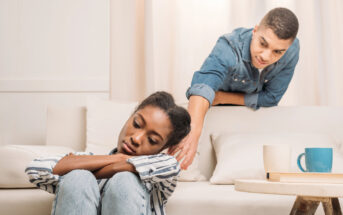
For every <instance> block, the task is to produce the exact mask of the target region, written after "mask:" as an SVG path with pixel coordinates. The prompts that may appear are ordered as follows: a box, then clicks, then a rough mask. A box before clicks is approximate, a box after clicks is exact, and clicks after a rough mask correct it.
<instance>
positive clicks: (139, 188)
mask: <svg viewBox="0 0 343 215" xmlns="http://www.w3.org/2000/svg"><path fill="white" fill-rule="evenodd" d="M107 187H108V188H109V189H106V190H108V191H110V192H111V195H115V196H117V197H119V198H123V197H124V198H130V196H131V195H133V196H137V194H140V195H141V196H142V197H143V196H144V197H146V196H147V194H148V192H147V191H146V189H145V188H144V185H143V184H142V182H141V180H140V179H139V177H138V176H137V175H135V174H133V173H131V172H119V173H117V174H115V175H114V176H112V178H111V179H110V180H109V181H108V184H107Z"/></svg>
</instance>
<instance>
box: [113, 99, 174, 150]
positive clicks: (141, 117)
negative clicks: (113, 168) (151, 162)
mask: <svg viewBox="0 0 343 215" xmlns="http://www.w3.org/2000/svg"><path fill="white" fill-rule="evenodd" d="M171 132H172V124H171V122H170V120H169V118H168V116H167V114H166V113H165V112H164V111H163V110H161V109H160V108H158V107H154V106H146V107H144V108H143V109H140V110H138V111H137V112H136V113H134V114H133V115H132V116H131V117H130V118H129V119H128V120H127V122H126V123H125V125H124V127H123V128H122V130H121V132H120V134H119V138H118V152H119V153H124V154H127V155H133V156H137V155H151V154H157V153H159V152H160V151H161V150H162V149H163V147H164V146H165V144H166V143H167V141H168V136H169V134H170V133H171Z"/></svg>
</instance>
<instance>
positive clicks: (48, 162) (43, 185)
mask: <svg viewBox="0 0 343 215" xmlns="http://www.w3.org/2000/svg"><path fill="white" fill-rule="evenodd" d="M73 154H75V155H90V154H91V153H88V152H75V153H73ZM66 155H67V154H64V155H56V156H51V157H43V158H36V159H34V160H33V161H31V162H30V163H29V165H28V166H27V167H26V169H25V173H26V174H27V175H28V177H29V180H30V182H31V183H33V184H34V185H36V186H37V187H38V188H40V189H42V190H45V191H47V192H49V193H52V194H55V192H56V187H57V184H58V183H59V180H60V176H59V175H55V174H53V173H52V170H53V169H54V167H55V166H56V164H57V163H58V161H59V160H61V159H62V158H63V157H64V156H66Z"/></svg>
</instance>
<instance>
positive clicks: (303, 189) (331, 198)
mask: <svg viewBox="0 0 343 215" xmlns="http://www.w3.org/2000/svg"><path fill="white" fill-rule="evenodd" d="M235 190H237V191H242V192H250V193H265V194H280V195H294V196H297V197H296V200H295V202H294V204H293V208H292V210H291V212H290V214H291V215H294V214H296V215H298V214H299V215H300V214H304V215H305V214H306V215H307V214H314V213H315V212H316V210H317V207H318V205H319V204H320V203H322V204H323V208H324V212H325V214H327V215H328V214H330V215H331V214H332V215H336V214H337V215H338V214H342V211H341V206H340V204H339V200H338V198H339V197H343V184H322V183H285V182H269V181H267V180H249V179H245V180H243V179H242V180H236V181H235Z"/></svg>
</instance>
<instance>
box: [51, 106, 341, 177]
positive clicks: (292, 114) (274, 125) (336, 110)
mask: <svg viewBox="0 0 343 215" xmlns="http://www.w3.org/2000/svg"><path fill="white" fill-rule="evenodd" d="M183 106H186V105H183ZM47 119H48V122H47V137H46V139H47V141H46V144H47V145H60V146H68V147H71V148H73V149H74V150H76V151H83V150H85V148H86V108H85V107H73V108H55V107H49V108H48V117H47ZM228 132H232V133H235V132H239V133H242V132H264V133H266V132H290V133H291V132H313V133H317V132H318V133H324V134H329V135H333V136H334V137H335V138H338V139H339V140H343V107H326V106H315V107H314V106H313V107H281V106H280V107H272V108H260V109H259V110H257V111H254V110H251V109H249V108H247V107H238V106H218V107H211V108H210V110H209V111H208V113H207V115H206V118H205V123H204V127H203V132H202V135H201V137H200V141H199V146H198V152H199V156H198V164H199V166H198V169H199V170H200V172H201V173H202V174H203V175H204V176H205V177H206V178H207V179H209V178H210V177H211V175H212V172H213V170H214V167H215V165H216V158H215V154H214V150H213V147H212V144H211V140H210V135H211V134H219V133H228Z"/></svg>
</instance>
